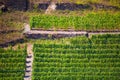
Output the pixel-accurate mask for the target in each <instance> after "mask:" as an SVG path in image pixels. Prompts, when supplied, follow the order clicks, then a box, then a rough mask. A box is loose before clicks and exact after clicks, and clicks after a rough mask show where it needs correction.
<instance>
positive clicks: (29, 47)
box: [24, 44, 33, 80]
mask: <svg viewBox="0 0 120 80" xmlns="http://www.w3.org/2000/svg"><path fill="white" fill-rule="evenodd" d="M32 64H33V45H32V44H28V45H27V57H26V72H25V77H24V80H32Z"/></svg>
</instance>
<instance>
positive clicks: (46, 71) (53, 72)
mask: <svg viewBox="0 0 120 80" xmlns="http://www.w3.org/2000/svg"><path fill="white" fill-rule="evenodd" d="M119 75H120V35H93V36H92V37H91V38H90V39H88V38H87V37H85V36H82V37H75V38H68V39H60V40H54V41H53V40H43V41H42V40H40V42H39V41H38V42H35V44H34V63H33V76H32V79H33V80H119V79H120V76H119Z"/></svg>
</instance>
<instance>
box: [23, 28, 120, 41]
mask: <svg viewBox="0 0 120 80" xmlns="http://www.w3.org/2000/svg"><path fill="white" fill-rule="evenodd" d="M97 34H120V31H110V32H109V31H103V32H87V31H42V30H30V31H29V32H27V33H25V36H26V37H27V38H32V39H38V38H44V39H48V38H50V37H49V35H50V36H51V37H52V39H53V38H62V37H73V36H80V35H85V36H87V37H88V38H90V37H91V36H92V35H97Z"/></svg>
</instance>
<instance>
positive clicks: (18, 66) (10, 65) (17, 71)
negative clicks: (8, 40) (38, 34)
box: [0, 49, 26, 80]
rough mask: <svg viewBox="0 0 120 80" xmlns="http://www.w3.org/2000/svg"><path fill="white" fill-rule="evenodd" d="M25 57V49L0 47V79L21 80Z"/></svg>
mask: <svg viewBox="0 0 120 80" xmlns="http://www.w3.org/2000/svg"><path fill="white" fill-rule="evenodd" d="M25 59H26V51H25V50H7V51H5V50H2V49H0V80H23V78H24V73H25V61H26V60H25Z"/></svg>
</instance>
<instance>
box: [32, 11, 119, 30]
mask: <svg viewBox="0 0 120 80" xmlns="http://www.w3.org/2000/svg"><path fill="white" fill-rule="evenodd" d="M119 23H120V15H119V14H113V15H112V14H108V13H102V14H100V13H89V14H87V15H85V16H55V15H52V16H51V15H39V16H32V17H31V19H30V25H31V28H43V29H52V28H54V29H69V28H71V29H75V30H94V31H96V30H116V29H120V24H119Z"/></svg>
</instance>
